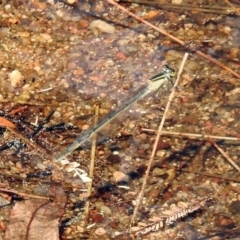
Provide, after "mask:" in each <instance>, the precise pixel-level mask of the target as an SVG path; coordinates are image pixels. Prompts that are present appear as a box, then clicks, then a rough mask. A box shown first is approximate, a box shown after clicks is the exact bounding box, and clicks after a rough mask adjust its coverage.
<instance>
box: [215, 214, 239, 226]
mask: <svg viewBox="0 0 240 240" xmlns="http://www.w3.org/2000/svg"><path fill="white" fill-rule="evenodd" d="M215 224H216V226H217V227H221V228H228V229H231V228H235V223H234V221H233V220H232V219H231V218H230V217H228V216H224V215H220V216H218V217H216V218H215Z"/></svg>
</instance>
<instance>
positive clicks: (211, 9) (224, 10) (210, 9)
mask: <svg viewBox="0 0 240 240" xmlns="http://www.w3.org/2000/svg"><path fill="white" fill-rule="evenodd" d="M225 1H226V0H225ZM120 2H131V3H138V4H144V5H149V6H156V7H158V8H161V9H166V10H168V11H171V12H172V11H174V10H184V11H186V10H190V11H198V12H207V13H214V14H225V15H229V14H233V13H235V12H234V11H235V9H234V8H233V9H232V8H229V7H219V6H216V5H214V6H203V5H191V4H182V3H181V4H174V3H160V2H159V1H154V0H153V1H146V0H145V1H144V0H143V1H142V0H121V1H120Z"/></svg>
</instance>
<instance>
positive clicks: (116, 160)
mask: <svg viewBox="0 0 240 240" xmlns="http://www.w3.org/2000/svg"><path fill="white" fill-rule="evenodd" d="M107 161H108V162H110V163H120V162H121V158H120V157H119V155H118V154H111V155H109V156H108V157H107Z"/></svg>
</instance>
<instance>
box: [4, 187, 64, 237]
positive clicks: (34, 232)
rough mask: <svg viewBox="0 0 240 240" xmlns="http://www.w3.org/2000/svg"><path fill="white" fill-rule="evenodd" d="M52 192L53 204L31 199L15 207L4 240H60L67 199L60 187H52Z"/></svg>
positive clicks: (18, 203)
mask: <svg viewBox="0 0 240 240" xmlns="http://www.w3.org/2000/svg"><path fill="white" fill-rule="evenodd" d="M50 191H51V192H50V193H49V195H50V196H51V198H52V200H53V201H52V202H50V201H46V200H43V199H29V200H24V201H21V202H17V203H16V204H15V205H14V207H13V210H12V212H11V215H10V221H9V224H8V226H7V229H6V232H5V236H4V240H12V239H15V240H22V239H45V240H58V239H59V229H58V227H59V219H60V217H61V216H62V215H63V213H64V208H65V205H66V199H67V198H66V195H65V193H64V191H63V189H62V187H60V186H56V187H52V188H51V189H50Z"/></svg>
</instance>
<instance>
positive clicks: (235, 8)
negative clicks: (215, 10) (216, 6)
mask: <svg viewBox="0 0 240 240" xmlns="http://www.w3.org/2000/svg"><path fill="white" fill-rule="evenodd" d="M224 1H225V3H226V4H227V5H228V6H229V7H230V8H231V9H232V10H233V11H235V12H237V13H239V12H240V10H239V8H237V7H235V6H234V5H233V4H232V3H230V2H229V1H228V0H224Z"/></svg>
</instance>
